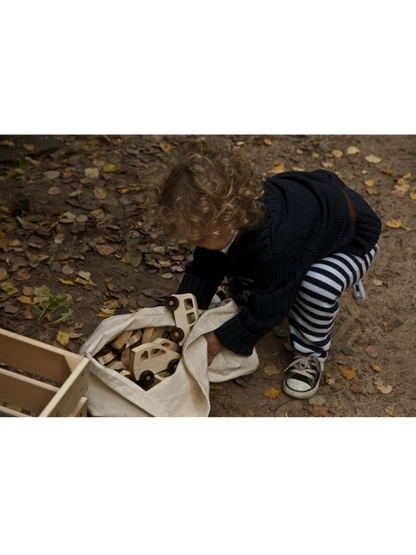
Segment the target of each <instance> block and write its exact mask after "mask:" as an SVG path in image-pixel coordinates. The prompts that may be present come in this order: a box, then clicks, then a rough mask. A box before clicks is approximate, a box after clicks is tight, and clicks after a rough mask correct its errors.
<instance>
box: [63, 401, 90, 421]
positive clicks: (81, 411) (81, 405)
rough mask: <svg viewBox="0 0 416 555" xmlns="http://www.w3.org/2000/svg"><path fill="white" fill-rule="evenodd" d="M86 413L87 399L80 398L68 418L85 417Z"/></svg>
mask: <svg viewBox="0 0 416 555" xmlns="http://www.w3.org/2000/svg"><path fill="white" fill-rule="evenodd" d="M87 412H88V399H87V398H86V397H81V399H80V400H79V401H78V404H77V406H76V407H75V408H74V410H73V411H72V412H71V413H70V414H69V415H68V416H69V417H75V416H87Z"/></svg>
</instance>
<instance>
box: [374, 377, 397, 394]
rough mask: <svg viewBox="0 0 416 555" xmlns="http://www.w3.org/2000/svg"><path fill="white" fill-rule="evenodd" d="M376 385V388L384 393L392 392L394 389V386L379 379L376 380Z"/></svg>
mask: <svg viewBox="0 0 416 555" xmlns="http://www.w3.org/2000/svg"><path fill="white" fill-rule="evenodd" d="M374 385H375V386H376V388H377V389H378V390H379V391H380V393H382V394H383V395H388V394H389V393H391V392H392V391H393V388H392V386H391V385H388V384H387V385H386V384H384V383H383V382H381V381H378V380H374Z"/></svg>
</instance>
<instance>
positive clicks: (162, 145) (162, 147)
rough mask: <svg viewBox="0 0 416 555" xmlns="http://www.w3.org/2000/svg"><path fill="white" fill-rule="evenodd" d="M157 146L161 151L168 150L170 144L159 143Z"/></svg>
mask: <svg viewBox="0 0 416 555" xmlns="http://www.w3.org/2000/svg"><path fill="white" fill-rule="evenodd" d="M159 146H160V148H161V149H162V150H163V152H169V150H170V145H168V144H166V143H160V144H159Z"/></svg>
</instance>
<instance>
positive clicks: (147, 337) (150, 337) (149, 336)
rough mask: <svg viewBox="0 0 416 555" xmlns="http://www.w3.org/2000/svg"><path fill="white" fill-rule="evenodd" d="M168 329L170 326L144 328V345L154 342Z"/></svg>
mask: <svg viewBox="0 0 416 555" xmlns="http://www.w3.org/2000/svg"><path fill="white" fill-rule="evenodd" d="M167 331H168V328H166V327H163V326H161V327H159V328H145V329H144V330H143V337H142V345H144V344H145V343H153V341H154V340H155V339H157V338H158V337H162V336H163V335H164V334H165V333H166V332H167Z"/></svg>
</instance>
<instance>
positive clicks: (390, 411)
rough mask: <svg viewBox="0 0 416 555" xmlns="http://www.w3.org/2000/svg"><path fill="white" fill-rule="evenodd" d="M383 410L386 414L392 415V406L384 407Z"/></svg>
mask: <svg viewBox="0 0 416 555" xmlns="http://www.w3.org/2000/svg"><path fill="white" fill-rule="evenodd" d="M384 410H385V412H387V414H389V415H390V416H394V407H390V406H389V407H386V408H385V409H384Z"/></svg>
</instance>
